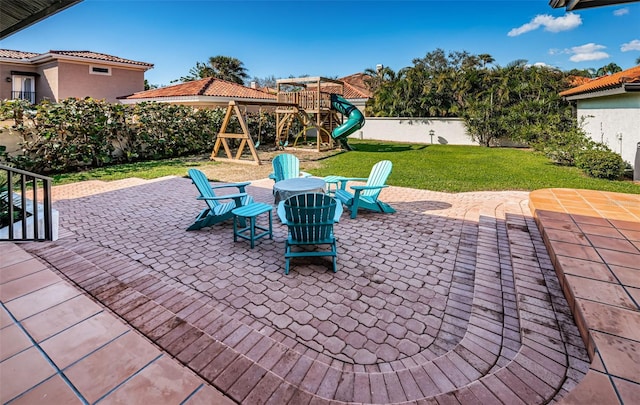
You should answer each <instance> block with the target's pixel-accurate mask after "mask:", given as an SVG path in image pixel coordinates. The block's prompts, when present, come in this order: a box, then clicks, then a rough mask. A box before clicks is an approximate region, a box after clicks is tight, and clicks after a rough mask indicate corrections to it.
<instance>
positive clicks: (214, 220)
mask: <svg viewBox="0 0 640 405" xmlns="http://www.w3.org/2000/svg"><path fill="white" fill-rule="evenodd" d="M189 177H190V178H191V181H192V182H193V184H195V186H196V188H197V189H198V191H199V192H200V197H198V200H203V201H204V202H205V203H207V208H205V209H203V210H202V211H201V212H200V214H198V216H197V217H196V220H195V222H194V223H193V224H192V225H191V226H190V227H189V228H187V231H195V230H197V229H201V228H205V227H207V226H211V225H215V224H218V223H220V222H223V221H226V220H227V219H230V218H233V214H232V213H231V211H232V210H233V209H234V208H236V207H242V206H244V205H247V204H251V203H252V202H253V197H251V196H250V195H248V194H247V193H246V192H245V187H246V186H248V185H249V184H251V182H244V183H229V184H222V185H219V186H211V183H209V179H207V176H205V174H204V173H202V172H201V171H200V170H198V169H189ZM230 187H235V188H237V189H238V193H236V194H227V195H222V196H217V195H216V194H215V191H214V190H218V189H223V188H230ZM225 200H231V201H226V202H225Z"/></svg>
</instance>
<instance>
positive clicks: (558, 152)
mask: <svg viewBox="0 0 640 405" xmlns="http://www.w3.org/2000/svg"><path fill="white" fill-rule="evenodd" d="M594 145H595V143H594V142H593V141H592V140H591V139H589V138H588V137H587V136H586V135H585V134H584V132H583V131H582V129H580V128H579V127H577V126H574V127H571V128H568V129H565V130H563V131H558V132H554V133H552V134H547V135H546V136H544V137H539V138H538V140H537V141H536V142H534V143H531V146H532V147H533V148H534V149H536V150H538V151H541V152H543V153H544V155H545V156H546V157H548V158H549V159H551V161H553V162H554V163H556V164H559V165H562V166H575V164H576V156H577V155H578V154H580V153H581V152H583V151H586V150H589V149H592V148H593V147H594Z"/></svg>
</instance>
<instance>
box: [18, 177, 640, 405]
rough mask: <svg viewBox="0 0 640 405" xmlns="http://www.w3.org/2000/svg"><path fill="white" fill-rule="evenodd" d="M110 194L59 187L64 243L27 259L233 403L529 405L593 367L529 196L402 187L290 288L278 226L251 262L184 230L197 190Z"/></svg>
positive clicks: (264, 186)
mask: <svg viewBox="0 0 640 405" xmlns="http://www.w3.org/2000/svg"><path fill="white" fill-rule="evenodd" d="M116 183H118V182H116ZM100 187H101V190H100V191H101V192H100V193H94V192H93V191H92V189H91V187H87V186H86V185H85V186H82V185H81V186H77V187H73V185H68V186H62V187H56V188H54V193H55V196H56V202H55V206H56V209H58V210H59V211H60V212H61V227H62V230H61V238H60V239H59V240H58V241H56V242H52V243H39V244H27V245H24V246H25V248H26V249H27V250H28V251H29V252H31V253H33V254H35V255H36V256H38V257H39V258H40V259H41V260H42V261H44V262H47V263H48V264H49V265H51V266H53V267H54V268H57V269H59V271H60V272H61V273H62V274H63V275H65V276H67V277H69V278H70V280H71V281H73V282H76V283H77V284H78V286H79V287H80V288H82V289H84V290H85V291H86V292H87V293H88V294H90V295H93V296H95V297H98V298H99V299H100V301H101V302H103V303H105V305H107V306H108V307H109V308H110V309H112V310H114V311H115V312H116V313H117V314H120V315H121V316H123V317H124V318H125V319H126V320H127V321H129V322H130V323H131V324H132V325H134V326H135V327H136V328H137V329H138V330H140V331H141V332H142V333H144V334H145V335H147V336H148V337H150V338H151V339H152V340H154V341H155V342H156V344H158V345H160V346H161V347H162V348H163V349H165V350H167V351H168V352H169V353H171V354H172V355H174V356H176V357H177V358H178V359H179V360H180V361H182V362H183V363H184V364H185V365H187V366H188V367H190V368H191V369H192V370H194V371H196V372H197V373H198V374H199V375H200V376H202V377H203V378H205V379H206V380H208V381H209V382H210V383H212V385H213V386H214V387H216V388H219V389H221V390H222V391H224V392H225V393H226V394H227V395H229V396H230V397H231V398H233V399H234V400H235V401H238V402H242V403H248V404H261V403H278V404H282V403H287V402H289V403H296V404H297V403H308V402H311V403H330V402H332V403H348V402H365V403H369V402H372V401H373V402H375V403H435V401H437V402H438V403H463V404H471V403H478V402H482V403H492V402H496V403H497V402H499V401H506V403H518V402H522V403H527V404H535V403H546V402H549V401H558V400H560V399H561V398H562V397H563V396H566V395H567V393H568V392H570V391H571V390H572V389H573V388H574V387H575V386H576V385H577V384H578V383H579V382H580V381H581V379H582V378H583V376H584V373H585V372H586V371H587V370H588V361H589V360H588V357H587V352H586V351H585V348H584V345H583V344H582V341H581V340H580V333H579V331H578V328H577V327H576V325H575V324H574V323H573V320H572V317H571V312H570V309H569V307H568V306H567V302H566V300H565V299H564V297H563V295H562V289H561V285H560V283H559V282H558V279H557V278H556V276H555V273H554V267H553V264H552V261H551V259H550V257H549V256H548V255H547V250H546V248H545V245H544V242H543V239H542V236H541V235H540V233H539V232H538V229H537V227H536V224H535V222H534V220H533V218H532V215H531V212H530V211H529V209H528V206H527V202H528V193H524V192H498V193H493V192H492V193H464V194H446V193H434V192H429V191H421V190H413V189H407V188H398V187H390V188H388V189H385V190H384V192H383V194H382V198H383V200H385V201H387V202H389V203H390V204H392V205H393V206H394V207H395V208H396V209H397V210H398V212H397V213H396V214H393V215H382V214H373V213H362V214H360V215H359V216H358V218H357V219H355V220H351V219H349V218H348V217H347V216H343V218H342V219H341V221H340V223H339V224H337V225H336V229H335V232H336V235H337V238H338V249H339V256H338V266H339V269H338V272H337V273H335V274H333V273H332V272H331V271H330V266H329V265H328V263H324V262H322V261H321V260H320V261H312V260H300V261H294V263H293V264H292V270H291V273H290V274H289V275H288V276H284V274H283V263H284V261H283V240H284V237H285V235H286V229H285V228H284V227H283V226H282V225H280V224H277V223H274V239H273V240H268V239H265V240H260V241H259V242H258V243H257V244H256V247H255V248H254V249H248V248H247V247H246V246H244V244H234V243H233V238H232V230H231V228H232V227H231V224H230V223H229V224H227V223H225V224H222V225H218V226H216V227H213V228H211V229H204V230H201V231H196V232H186V231H185V230H184V229H185V228H186V227H187V226H189V225H190V221H191V220H192V219H193V217H194V215H195V214H196V213H197V212H199V211H200V209H201V207H200V203H199V202H198V201H197V200H195V197H196V194H197V191H196V190H195V188H194V187H193V186H192V185H191V184H190V182H189V180H187V179H181V178H167V179H161V180H158V181H154V182H134V184H133V185H132V186H128V187H125V186H124V185H122V184H121V183H118V184H114V188H113V189H112V190H109V189H108V186H106V185H101V186H100ZM249 192H250V193H251V194H252V195H253V196H254V198H255V199H256V200H258V201H263V202H271V201H272V196H271V183H270V182H269V181H268V180H260V181H255V182H253V185H252V186H251V187H249ZM114 201H117V202H118V203H117V204H114ZM616 260H618V261H619V262H620V263H621V264H624V263H622V262H621V260H619V259H616ZM65 263H73V265H71V266H66V265H65ZM621 377H623V376H621ZM623 378H624V377H623ZM625 382H628V381H626V380H625ZM621 386H622V384H621ZM624 387H625V395H627V396H629V397H631V395H633V386H632V387H631V389H629V387H628V385H624ZM629 392H631V394H629ZM416 401H417V402H416Z"/></svg>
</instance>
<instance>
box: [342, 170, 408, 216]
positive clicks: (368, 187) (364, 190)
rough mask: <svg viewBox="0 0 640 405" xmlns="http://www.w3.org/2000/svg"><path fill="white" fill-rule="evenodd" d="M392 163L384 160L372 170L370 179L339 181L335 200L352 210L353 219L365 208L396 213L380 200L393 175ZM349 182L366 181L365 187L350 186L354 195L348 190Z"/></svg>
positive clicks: (353, 178) (348, 178)
mask: <svg viewBox="0 0 640 405" xmlns="http://www.w3.org/2000/svg"><path fill="white" fill-rule="evenodd" d="M391 167H392V163H391V162H390V161H388V160H382V161H380V162H378V163H376V164H375V165H373V167H372V168H371V173H370V174H369V177H368V178H357V177H345V178H341V179H339V180H338V182H339V187H338V189H337V190H336V192H335V198H336V199H338V200H339V201H340V202H342V203H343V204H344V205H346V206H347V207H348V208H349V209H350V210H351V218H355V217H356V216H357V215H358V209H359V208H364V209H368V210H371V211H375V212H384V213H394V212H396V210H395V209H393V208H392V207H391V206H390V205H389V204H386V203H384V202H382V201H380V200H379V199H378V196H379V195H380V191H382V189H383V188H385V187H388V186H386V185H385V184H384V183H385V182H386V181H387V177H389V175H390V174H391ZM349 181H366V182H367V183H366V184H365V185H364V186H359V185H353V186H350V187H349V188H351V190H353V193H351V192H349V191H347V190H346V188H347V182H349Z"/></svg>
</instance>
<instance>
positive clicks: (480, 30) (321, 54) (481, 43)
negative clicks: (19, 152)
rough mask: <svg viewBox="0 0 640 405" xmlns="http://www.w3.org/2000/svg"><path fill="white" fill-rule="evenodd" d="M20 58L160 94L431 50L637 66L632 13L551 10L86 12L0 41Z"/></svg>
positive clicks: (394, 4)
mask: <svg viewBox="0 0 640 405" xmlns="http://www.w3.org/2000/svg"><path fill="white" fill-rule="evenodd" d="M0 48H3V49H13V50H21V51H29V52H40V53H43V52H47V51H49V50H90V51H95V52H101V53H106V54H110V55H115V56H119V57H123V58H128V59H133V60H138V61H143V62H149V63H153V64H154V65H155V66H154V68H153V69H151V70H149V71H148V72H147V73H146V78H147V79H148V81H149V83H152V84H158V85H167V84H169V83H170V82H171V81H172V80H174V79H178V78H179V77H181V76H184V75H187V74H188V72H189V69H190V68H192V67H193V66H195V64H196V62H199V61H200V62H205V61H206V60H208V58H209V57H210V56H216V55H225V56H232V57H235V58H238V59H239V60H241V61H242V62H243V63H244V65H245V67H246V68H247V72H248V74H249V76H251V77H259V78H265V77H268V76H271V75H273V76H275V77H277V78H279V77H289V76H291V75H293V76H302V75H310V76H326V77H342V76H346V75H350V74H353V73H357V72H362V71H364V70H365V69H367V68H375V66H376V64H383V65H385V66H388V67H390V68H392V69H393V70H396V71H397V70H399V69H401V68H403V67H406V66H411V65H413V64H412V60H413V59H415V58H421V57H423V56H425V55H426V54H427V53H428V52H431V51H433V50H435V49H437V48H442V49H444V50H445V51H463V50H464V51H468V52H470V53H473V54H480V53H488V54H490V55H492V56H493V57H494V58H495V59H496V63H497V64H498V65H501V66H504V65H506V64H508V63H509V62H512V61H514V60H516V59H525V60H527V61H528V62H529V63H530V64H535V63H543V64H547V65H551V66H555V67H558V68H560V69H563V70H568V69H573V68H580V69H582V68H590V67H593V68H599V67H601V66H604V65H606V64H609V63H612V62H613V63H616V64H618V65H619V66H621V67H622V68H623V69H627V68H630V67H632V66H634V65H635V60H636V59H637V58H638V57H639V56H640V2H635V3H628V4H623V5H617V6H607V7H599V8H593V9H587V10H580V11H576V12H572V13H567V12H566V11H565V10H564V9H552V8H551V7H550V6H549V2H548V0H509V1H508V0H502V1H485V0H468V1H444V0H440V1H429V0H422V1H420V0H413V1H389V0H387V1H365V0H352V1H311V0H299V1H273V0H269V1H267V0H262V1H243V0H235V1H222V0H199V1H189V0H180V1H179V0H84V1H83V2H81V3H79V4H77V5H75V6H73V7H71V8H68V9H66V10H64V11H62V12H60V13H58V14H56V15H54V16H52V17H49V18H48V19H45V20H43V21H41V22H39V23H37V24H35V25H32V26H30V27H28V28H26V29H24V30H22V31H19V32H17V33H15V34H13V35H11V36H9V37H7V38H5V39H4V40H2V41H0Z"/></svg>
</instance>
